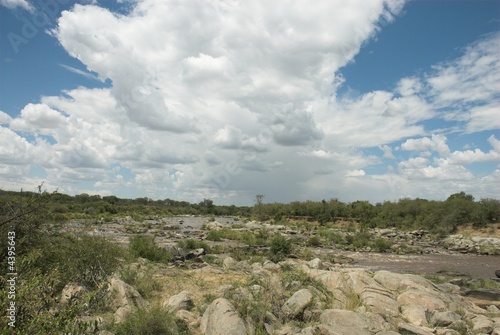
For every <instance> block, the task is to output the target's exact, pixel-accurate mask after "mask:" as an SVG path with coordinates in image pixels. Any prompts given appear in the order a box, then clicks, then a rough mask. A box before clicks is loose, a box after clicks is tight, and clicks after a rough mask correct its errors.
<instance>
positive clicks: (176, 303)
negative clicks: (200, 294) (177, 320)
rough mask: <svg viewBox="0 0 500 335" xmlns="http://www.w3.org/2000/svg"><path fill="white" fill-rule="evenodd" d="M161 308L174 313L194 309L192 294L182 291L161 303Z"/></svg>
mask: <svg viewBox="0 0 500 335" xmlns="http://www.w3.org/2000/svg"><path fill="white" fill-rule="evenodd" d="M163 307H165V308H166V309H168V310H170V311H171V312H173V313H175V312H177V311H179V310H181V309H183V310H187V311H189V310H190V309H192V308H193V307H194V303H193V299H192V294H191V292H189V291H182V292H181V293H179V294H176V295H174V296H171V297H170V298H169V299H168V300H167V301H165V302H164V303H163Z"/></svg>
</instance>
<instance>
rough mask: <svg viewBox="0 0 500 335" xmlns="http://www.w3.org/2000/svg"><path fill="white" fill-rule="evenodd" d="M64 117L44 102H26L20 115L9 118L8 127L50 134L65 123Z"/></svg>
mask: <svg viewBox="0 0 500 335" xmlns="http://www.w3.org/2000/svg"><path fill="white" fill-rule="evenodd" d="M66 121H67V120H66V117H64V115H62V114H61V113H59V112H58V111H56V110H53V109H52V108H50V107H49V106H47V105H46V104H32V103H30V104H27V105H26V106H25V107H24V108H23V109H22V110H21V113H20V117H18V118H15V119H13V120H11V122H10V123H9V125H10V128H11V129H13V130H17V131H25V132H32V133H38V132H39V133H41V134H43V135H50V134H52V133H53V132H54V130H55V129H57V128H60V127H61V126H63V125H64V124H65V123H66Z"/></svg>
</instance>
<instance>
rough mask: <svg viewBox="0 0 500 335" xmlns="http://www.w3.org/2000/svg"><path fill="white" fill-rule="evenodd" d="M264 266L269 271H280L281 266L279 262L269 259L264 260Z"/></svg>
mask: <svg viewBox="0 0 500 335" xmlns="http://www.w3.org/2000/svg"><path fill="white" fill-rule="evenodd" d="M263 267H264V269H266V270H269V271H278V270H279V269H280V268H281V267H280V266H279V265H278V264H276V263H274V262H271V261H269V260H268V261H265V262H264V264H263Z"/></svg>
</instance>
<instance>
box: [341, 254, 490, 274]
mask: <svg viewBox="0 0 500 335" xmlns="http://www.w3.org/2000/svg"><path fill="white" fill-rule="evenodd" d="M345 255H346V256H348V257H351V258H352V259H354V264H353V265H354V266H359V267H363V268H368V269H370V270H373V271H376V270H388V271H392V272H398V273H414V274H420V275H433V274H438V273H439V272H443V271H445V272H454V273H457V274H464V275H468V276H470V277H472V278H496V277H495V270H500V256H483V255H475V254H451V255H449V254H423V255H420V254H418V255H415V254H411V255H397V254H381V253H373V252H370V253H367V252H364V253H360V252H346V253H345Z"/></svg>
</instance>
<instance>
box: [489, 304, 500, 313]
mask: <svg viewBox="0 0 500 335" xmlns="http://www.w3.org/2000/svg"><path fill="white" fill-rule="evenodd" d="M486 310H487V311H488V313H493V314H497V313H500V309H498V307H497V306H495V305H490V306H488V307H487V308H486Z"/></svg>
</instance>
